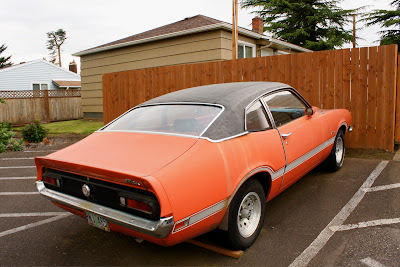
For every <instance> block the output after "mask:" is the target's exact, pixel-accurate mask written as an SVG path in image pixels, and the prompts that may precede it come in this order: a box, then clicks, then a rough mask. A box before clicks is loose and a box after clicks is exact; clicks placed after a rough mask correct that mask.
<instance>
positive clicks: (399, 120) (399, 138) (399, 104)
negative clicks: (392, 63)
mask: <svg viewBox="0 0 400 267" xmlns="http://www.w3.org/2000/svg"><path fill="white" fill-rule="evenodd" d="M395 127H396V128H395V130H396V131H395V139H394V140H395V142H400V53H399V54H397V82H396V124H395Z"/></svg>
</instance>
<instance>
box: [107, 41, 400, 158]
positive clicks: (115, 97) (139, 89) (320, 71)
mask: <svg viewBox="0 0 400 267" xmlns="http://www.w3.org/2000/svg"><path fill="white" fill-rule="evenodd" d="M398 60H399V65H400V59H398V55H397V45H388V46H379V47H367V48H356V49H342V50H332V51H320V52H312V53H300V54H290V55H280V56H270V57H258V58H249V59H239V60H228V61H217V62H210V63H200V64H188V65H177V66H166V67H157V68H149V69H140V70H133V71H125V72H117V73H108V74H104V75H103V107H104V113H103V115H104V122H105V123H107V122H109V121H111V120H112V119H114V118H116V117H117V116H119V115H120V114H122V113H123V112H125V111H126V110H128V109H129V108H131V107H133V106H135V105H138V104H140V103H142V102H144V101H146V100H148V99H151V98H154V97H157V96H160V95H163V94H166V93H169V92H173V91H176V90H180V89H184V88H189V87H193V86H200V85H206V84H214V83H228V82H241V81H278V82H283V83H286V84H289V85H291V86H293V87H294V88H296V89H297V90H299V92H300V93H301V94H302V95H303V96H304V97H305V98H306V99H308V100H309V101H310V102H311V104H312V105H314V106H317V107H320V108H324V109H331V108H346V109H348V110H350V111H351V114H352V118H353V122H352V126H353V132H352V133H351V134H349V135H348V136H347V140H348V142H347V146H348V147H352V148H380V149H386V150H393V149H394V139H395V129H396V130H397V132H396V137H397V138H396V139H397V140H398V141H400V112H399V108H398V109H396V103H397V106H398V107H400V93H397V98H396V83H397V84H400V82H397V81H396V76H397V72H399V73H400V69H398V66H397V65H398V63H397V61H398ZM399 87H400V86H399ZM399 89H400V88H397V91H399ZM396 111H397V123H395V120H396V117H395V114H396Z"/></svg>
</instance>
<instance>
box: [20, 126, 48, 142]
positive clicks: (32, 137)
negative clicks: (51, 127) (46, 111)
mask: <svg viewBox="0 0 400 267" xmlns="http://www.w3.org/2000/svg"><path fill="white" fill-rule="evenodd" d="M47 133H48V130H47V129H45V128H44V127H43V126H42V125H40V123H39V121H35V122H34V123H31V124H28V125H26V126H25V127H24V129H22V138H23V139H24V140H25V141H28V142H30V143H39V142H42V141H43V139H44V138H45V137H46V136H47Z"/></svg>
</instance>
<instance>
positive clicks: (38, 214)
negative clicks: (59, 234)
mask: <svg viewBox="0 0 400 267" xmlns="http://www.w3.org/2000/svg"><path fill="white" fill-rule="evenodd" d="M69 214H71V213H69V212H30V213H3V214H0V218H18V217H49V216H60V215H69Z"/></svg>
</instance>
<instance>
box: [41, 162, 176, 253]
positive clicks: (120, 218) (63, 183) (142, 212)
mask: <svg viewBox="0 0 400 267" xmlns="http://www.w3.org/2000/svg"><path fill="white" fill-rule="evenodd" d="M36 164H37V167H38V179H37V181H36V187H37V189H38V191H39V192H40V193H41V194H42V195H43V196H46V197H47V198H49V199H50V200H51V201H53V202H54V203H55V204H56V205H58V206H59V207H61V208H63V209H65V210H68V211H70V212H72V213H74V214H76V215H78V216H80V217H82V218H85V219H86V220H87V221H88V223H89V224H90V225H92V226H95V227H97V228H100V229H102V230H105V231H116V232H122V233H124V234H127V235H130V236H134V237H138V238H143V239H147V240H149V241H151V242H154V243H158V244H160V245H167V244H166V243H165V242H164V241H163V239H164V238H166V237H167V236H168V235H169V234H170V232H171V230H172V227H173V224H174V219H173V217H172V216H171V215H172V214H169V215H170V216H168V214H167V216H161V211H160V206H161V205H160V201H159V199H158V197H157V196H156V194H155V193H153V192H152V191H153V190H154V188H153V186H150V184H149V183H146V184H145V183H144V182H143V181H142V180H141V179H140V178H138V177H134V176H129V175H126V174H123V175H122V174H121V173H117V172H113V171H106V172H104V171H99V170H98V169H97V170H96V169H92V168H90V167H88V166H85V167H84V168H82V166H79V165H75V164H69V163H66V162H63V163H60V162H52V161H51V159H44V158H37V159H36ZM64 169H67V170H68V171H65V170H64ZM75 170H79V173H78V172H75ZM107 177H113V178H114V181H113V182H111V181H110V179H107ZM115 180H120V182H115ZM127 183H130V184H132V185H128V184H127ZM155 187H157V186H155ZM150 188H151V189H153V190H151V191H150V190H149V189H150ZM159 190H161V187H160V188H159V189H158V191H159ZM165 205H168V202H166V203H164V204H163V206H164V208H165V210H169V208H167V207H165Z"/></svg>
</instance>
